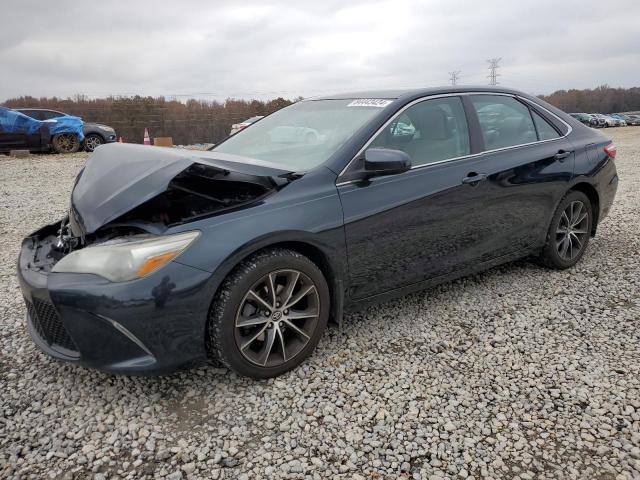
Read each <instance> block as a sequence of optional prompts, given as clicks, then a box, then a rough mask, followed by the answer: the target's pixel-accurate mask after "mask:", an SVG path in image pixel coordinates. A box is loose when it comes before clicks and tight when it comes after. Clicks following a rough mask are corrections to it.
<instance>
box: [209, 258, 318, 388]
mask: <svg viewBox="0 0 640 480" xmlns="http://www.w3.org/2000/svg"><path fill="white" fill-rule="evenodd" d="M328 317H329V289H328V287H327V282H326V280H325V278H324V276H323V275H322V272H321V271H320V269H319V268H318V267H317V266H316V265H315V264H314V263H313V262H312V261H311V260H309V259H308V258H307V257H305V256H303V255H301V254H299V253H298V252H295V251H292V250H285V249H274V250H267V251H263V252H260V253H258V254H256V255H254V256H252V257H250V258H249V259H248V260H246V261H244V262H243V263H242V264H240V265H239V266H238V267H237V268H236V269H235V270H234V272H233V273H231V274H230V275H229V277H228V278H227V279H226V280H225V282H224V284H223V286H222V287H221V289H220V291H219V292H218V294H217V295H216V298H215V299H214V301H213V304H212V306H211V309H210V313H209V324H208V334H207V339H208V350H209V354H210V355H211V356H212V357H214V358H215V359H217V360H219V361H220V362H222V363H223V364H224V365H226V366H227V367H229V368H231V369H233V370H235V371H236V372H238V373H240V374H242V375H246V376H249V377H253V378H269V377H274V376H277V375H281V374H283V373H285V372H287V371H289V370H291V369H292V368H295V367H296V366H298V365H299V364H300V363H302V362H303V361H304V359H305V358H307V357H308V356H309V355H310V354H311V353H312V352H313V350H314V349H315V347H316V345H317V344H318V342H319V340H320V337H321V336H322V333H323V331H324V329H325V327H326V325H327V319H328Z"/></svg>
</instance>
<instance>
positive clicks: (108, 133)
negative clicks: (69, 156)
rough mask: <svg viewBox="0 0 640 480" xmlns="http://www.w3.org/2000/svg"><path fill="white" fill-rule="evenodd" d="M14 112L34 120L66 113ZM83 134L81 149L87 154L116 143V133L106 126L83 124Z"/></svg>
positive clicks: (41, 110) (38, 109)
mask: <svg viewBox="0 0 640 480" xmlns="http://www.w3.org/2000/svg"><path fill="white" fill-rule="evenodd" d="M14 110H17V111H19V112H21V113H24V114H25V115H28V116H30V117H31V118H35V119H36V120H50V119H52V118H56V117H61V116H64V115H66V113H62V112H58V111H57V110H48V109H46V108H15V109H14ZM83 132H84V142H83V143H82V147H83V148H84V149H85V150H86V151H87V152H93V151H94V150H95V149H96V148H97V147H99V146H100V145H102V144H103V143H111V142H115V141H116V131H115V130H114V129H113V128H112V127H109V126H108V125H102V124H100V123H86V122H85V123H84V127H83Z"/></svg>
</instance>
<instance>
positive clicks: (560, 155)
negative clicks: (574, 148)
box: [553, 150, 573, 162]
mask: <svg viewBox="0 0 640 480" xmlns="http://www.w3.org/2000/svg"><path fill="white" fill-rule="evenodd" d="M572 153H573V152H571V151H566V150H558V153H556V154H555V155H554V156H553V158H554V159H556V160H558V161H559V162H564V159H565V158H567V157H568V156H569V155H571V154H572Z"/></svg>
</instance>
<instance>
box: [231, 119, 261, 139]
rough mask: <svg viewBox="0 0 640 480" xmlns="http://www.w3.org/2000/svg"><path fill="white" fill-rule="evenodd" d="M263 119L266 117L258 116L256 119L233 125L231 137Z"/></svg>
mask: <svg viewBox="0 0 640 480" xmlns="http://www.w3.org/2000/svg"><path fill="white" fill-rule="evenodd" d="M261 118H264V115H256V116H255V117H251V118H247V119H246V120H245V121H244V122H240V123H234V124H233V125H231V132H230V133H229V136H231V135H234V134H236V133H238V132H239V131H240V130H242V129H243V128H247V127H248V126H249V125H251V124H252V123H256V122H257V121H258V120H260V119H261Z"/></svg>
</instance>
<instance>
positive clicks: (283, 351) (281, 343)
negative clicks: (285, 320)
mask: <svg viewBox="0 0 640 480" xmlns="http://www.w3.org/2000/svg"><path fill="white" fill-rule="evenodd" d="M276 330H277V331H278V338H279V339H280V346H281V347H282V361H283V362H286V361H287V360H288V359H287V347H286V345H285V344H284V335H282V330H281V329H280V327H277V328H276Z"/></svg>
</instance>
